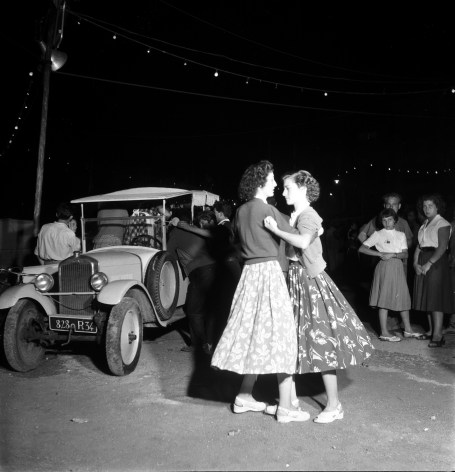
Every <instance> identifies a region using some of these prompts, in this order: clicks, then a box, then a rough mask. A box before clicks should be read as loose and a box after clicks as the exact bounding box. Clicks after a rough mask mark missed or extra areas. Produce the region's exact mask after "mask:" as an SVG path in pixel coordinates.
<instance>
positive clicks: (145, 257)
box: [0, 187, 218, 376]
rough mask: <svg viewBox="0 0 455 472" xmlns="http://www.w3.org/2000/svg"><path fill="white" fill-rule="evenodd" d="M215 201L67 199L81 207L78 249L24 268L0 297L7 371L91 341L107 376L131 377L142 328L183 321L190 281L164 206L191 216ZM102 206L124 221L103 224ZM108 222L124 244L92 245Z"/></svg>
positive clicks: (165, 192) (164, 196)
mask: <svg viewBox="0 0 455 472" xmlns="http://www.w3.org/2000/svg"><path fill="white" fill-rule="evenodd" d="M207 198H208V200H207ZM217 199H218V196H217V195H214V194H211V193H209V192H204V191H191V190H182V189H174V188H161V187H145V188H133V189H128V190H122V191H118V192H113V193H107V194H104V195H96V196H91V197H85V198H79V199H76V200H72V202H71V203H74V204H80V208H81V220H80V227H81V228H80V229H81V243H82V244H81V245H82V250H81V251H80V252H75V253H74V254H73V255H72V256H71V257H69V258H67V259H65V260H63V261H61V262H60V263H58V264H57V263H54V264H48V265H38V266H30V267H24V268H23V269H22V271H21V273H20V274H18V275H19V282H18V283H17V284H16V285H14V286H11V287H9V288H7V289H6V290H4V291H3V292H2V293H1V295H0V316H4V317H5V319H4V330H3V347H4V352H5V357H6V360H7V362H8V364H9V366H10V367H11V368H12V369H14V370H16V371H19V372H26V371H29V370H32V369H34V368H36V367H37V366H38V365H39V364H40V363H41V362H42V360H43V358H44V354H45V350H46V349H47V348H49V347H58V346H62V345H68V344H69V343H71V342H72V341H89V342H95V343H98V344H99V345H100V347H101V348H102V351H103V352H104V355H105V359H106V364H107V369H108V371H109V372H110V373H112V374H113V375H118V376H122V375H126V374H129V373H131V372H133V371H134V369H135V368H136V365H137V363H138V361H139V357H140V352H141V346H142V336H143V327H144V326H147V327H157V328H160V327H161V328H165V327H168V326H169V325H170V324H171V323H174V322H175V321H177V320H179V319H181V318H182V317H183V316H184V312H183V310H182V309H181V307H182V306H183V305H184V303H185V298H186V291H187V287H188V279H187V278H186V277H185V276H184V273H183V271H182V267H181V266H180V264H179V261H178V259H176V258H175V256H173V255H172V254H170V253H168V252H167V251H166V235H167V225H168V221H167V219H166V214H168V212H167V211H166V209H169V208H176V207H179V206H185V205H187V206H188V207H191V211H192V212H193V210H194V206H195V205H204V204H209V205H210V204H213V203H214V201H216V200H217ZM106 207H107V208H111V209H112V208H115V209H118V210H121V211H123V212H124V213H125V214H127V215H128V216H127V217H124V218H122V217H119V216H115V217H110V218H105V219H104V220H103V218H101V217H100V214H101V212H100V208H106ZM154 207H155V208H156V207H160V210H161V213H157V212H154V211H153V208H154ZM132 215H133V216H132ZM110 220H112V221H110ZM109 224H111V225H112V226H116V227H117V229H118V227H119V226H120V227H121V228H122V231H123V239H122V240H120V241H119V242H117V244H116V245H114V246H112V245H107V246H104V247H97V248H94V246H95V244H94V241H96V240H97V237H96V235H97V232H99V231H100V228H102V227H106V226H109Z"/></svg>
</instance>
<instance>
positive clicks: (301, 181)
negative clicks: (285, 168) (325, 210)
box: [282, 170, 321, 203]
mask: <svg viewBox="0 0 455 472" xmlns="http://www.w3.org/2000/svg"><path fill="white" fill-rule="evenodd" d="M282 179H283V182H284V181H285V180H286V179H292V180H293V181H294V182H295V183H296V184H297V185H298V186H299V187H306V198H307V199H308V201H309V202H310V203H312V202H315V201H316V200H317V199H318V198H319V194H320V191H321V190H320V187H319V182H318V181H317V180H316V179H315V178H314V177H313V176H312V175H311V174H310V173H309V172H307V171H306V170H298V171H297V172H287V173H286V174H284V175H283V177H282Z"/></svg>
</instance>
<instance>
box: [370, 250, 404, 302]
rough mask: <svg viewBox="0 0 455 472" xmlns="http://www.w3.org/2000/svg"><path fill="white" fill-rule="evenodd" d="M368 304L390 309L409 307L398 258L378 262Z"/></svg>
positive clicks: (402, 269)
mask: <svg viewBox="0 0 455 472" xmlns="http://www.w3.org/2000/svg"><path fill="white" fill-rule="evenodd" d="M370 305H371V306H374V307H378V308H384V309H386V310H392V311H405V310H410V309H411V295H409V288H408V283H407V281H406V275H405V272H404V267H403V263H402V262H401V260H400V259H389V260H386V261H383V260H380V261H379V262H378V264H377V266H376V268H375V269H374V277H373V282H372V284H371V290H370Z"/></svg>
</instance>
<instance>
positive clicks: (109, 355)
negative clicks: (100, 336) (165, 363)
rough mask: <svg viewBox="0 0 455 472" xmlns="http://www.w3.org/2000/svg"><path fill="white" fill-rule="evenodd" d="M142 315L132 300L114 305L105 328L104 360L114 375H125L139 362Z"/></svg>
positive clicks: (128, 299) (125, 300) (124, 300)
mask: <svg viewBox="0 0 455 472" xmlns="http://www.w3.org/2000/svg"><path fill="white" fill-rule="evenodd" d="M142 334H143V326H142V315H141V311H140V309H139V305H138V303H137V302H136V300H134V299H133V298H130V297H124V298H123V300H122V301H121V302H120V303H118V304H117V305H115V306H114V307H113V308H112V310H111V313H110V315H109V319H108V322H107V326H106V360H107V364H108V367H109V370H110V371H111V373H112V374H114V375H119V376H121V375H127V374H130V373H131V372H133V371H134V369H135V368H136V366H137V363H138V362H139V356H140V354H141V347H142Z"/></svg>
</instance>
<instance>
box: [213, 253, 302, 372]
mask: <svg viewBox="0 0 455 472" xmlns="http://www.w3.org/2000/svg"><path fill="white" fill-rule="evenodd" d="M296 359H297V334H296V328H295V323H294V314H293V311H292V305H291V301H290V298H289V292H288V289H287V286H286V281H285V279H284V276H283V272H282V270H281V267H280V265H279V263H278V262H277V261H268V262H261V263H258V264H248V265H245V266H244V267H243V270H242V275H241V277H240V281H239V283H238V285H237V289H236V291H235V294H234V298H233V300H232V304H231V310H230V314H229V319H228V322H227V325H226V328H225V329H224V332H223V334H222V336H221V339H220V341H219V342H218V344H217V347H216V349H215V352H214V353H213V357H212V361H211V365H212V367H215V368H218V369H223V370H229V371H231V372H236V373H238V374H271V373H288V374H293V373H294V372H295V367H296Z"/></svg>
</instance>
